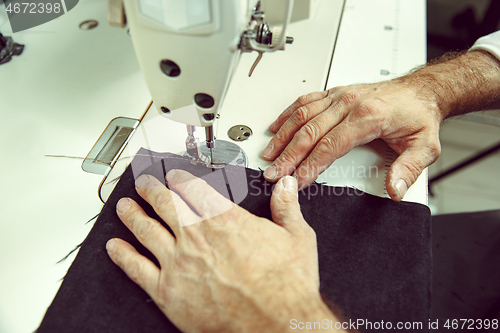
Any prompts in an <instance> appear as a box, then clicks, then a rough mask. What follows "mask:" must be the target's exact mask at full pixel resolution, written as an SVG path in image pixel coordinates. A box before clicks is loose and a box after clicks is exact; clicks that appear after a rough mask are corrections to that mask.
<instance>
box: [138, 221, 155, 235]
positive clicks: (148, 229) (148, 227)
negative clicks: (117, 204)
mask: <svg viewBox="0 0 500 333" xmlns="http://www.w3.org/2000/svg"><path fill="white" fill-rule="evenodd" d="M155 229H156V224H155V223H153V222H152V221H142V222H141V223H140V224H139V225H138V226H137V236H138V237H140V238H141V239H142V240H144V239H146V238H148V237H149V235H151V234H154V233H153V232H154V230H155Z"/></svg>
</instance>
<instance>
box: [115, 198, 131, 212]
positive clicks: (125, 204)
mask: <svg viewBox="0 0 500 333" xmlns="http://www.w3.org/2000/svg"><path fill="white" fill-rule="evenodd" d="M129 208H130V199H128V198H121V199H120V201H118V203H117V204H116V210H117V211H118V213H120V214H123V213H125V212H126V211H127V210H128V209H129Z"/></svg>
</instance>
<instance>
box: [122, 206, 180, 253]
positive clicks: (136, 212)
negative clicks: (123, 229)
mask: <svg viewBox="0 0 500 333" xmlns="http://www.w3.org/2000/svg"><path fill="white" fill-rule="evenodd" d="M116 212H117V214H118V217H119V218H120V220H121V221H122V222H123V223H124V224H125V225H126V226H127V228H129V230H130V231H132V233H133V234H134V236H135V237H136V238H137V240H138V241H139V242H141V244H142V245H144V246H145V247H146V248H147V249H148V250H150V251H151V253H153V254H154V255H155V257H157V258H160V257H162V256H164V255H165V253H171V252H172V251H173V247H174V245H175V239H174V236H172V234H171V233H170V232H168V230H167V229H165V228H164V227H163V226H162V225H161V224H160V222H158V221H156V220H155V219H152V218H151V217H149V216H148V215H147V214H146V213H145V212H144V210H143V209H142V208H141V206H139V205H138V204H137V203H136V202H135V201H134V200H132V199H129V198H121V199H120V200H119V201H118V203H117V205H116Z"/></svg>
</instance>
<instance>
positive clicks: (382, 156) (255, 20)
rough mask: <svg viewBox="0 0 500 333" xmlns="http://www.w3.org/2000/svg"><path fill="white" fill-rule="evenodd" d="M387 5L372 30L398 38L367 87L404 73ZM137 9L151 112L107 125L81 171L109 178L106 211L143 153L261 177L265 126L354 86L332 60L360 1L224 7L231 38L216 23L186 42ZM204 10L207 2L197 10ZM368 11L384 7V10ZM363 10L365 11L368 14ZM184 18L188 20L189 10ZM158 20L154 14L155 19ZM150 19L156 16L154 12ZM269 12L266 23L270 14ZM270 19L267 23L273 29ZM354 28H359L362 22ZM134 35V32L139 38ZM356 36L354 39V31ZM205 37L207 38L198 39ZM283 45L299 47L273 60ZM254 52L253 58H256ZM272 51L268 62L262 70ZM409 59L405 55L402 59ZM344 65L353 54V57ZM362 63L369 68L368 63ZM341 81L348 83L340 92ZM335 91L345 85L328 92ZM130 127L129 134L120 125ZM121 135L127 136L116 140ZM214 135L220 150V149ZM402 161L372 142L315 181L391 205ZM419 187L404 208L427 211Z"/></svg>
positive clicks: (137, 43) (132, 4)
mask: <svg viewBox="0 0 500 333" xmlns="http://www.w3.org/2000/svg"><path fill="white" fill-rule="evenodd" d="M386 2H387V4H385V5H387V8H390V5H392V6H394V5H396V8H395V9H396V10H395V12H393V13H392V15H391V14H390V13H386V14H385V15H386V17H385V18H384V20H385V25H382V24H381V23H382V22H373V24H374V25H375V24H377V25H380V27H379V29H380V31H381V32H382V33H383V34H385V35H387V36H388V37H389V36H390V37H392V38H393V39H392V40H389V42H390V43H391V44H392V45H390V44H389V45H386V48H387V49H388V50H391V49H392V50H393V51H392V52H388V54H374V55H373V58H376V61H377V62H381V63H382V64H379V65H380V66H381V69H379V72H378V73H377V72H376V73H372V72H373V67H374V65H373V64H370V63H368V68H367V71H368V73H370V74H375V78H374V79H372V78H370V79H367V78H366V77H367V76H368V75H367V73H362V74H363V75H362V76H364V77H365V78H364V79H360V81H357V82H368V81H380V80H383V79H388V78H391V77H394V76H397V75H398V74H399V73H401V69H400V68H398V63H399V64H400V63H401V59H400V58H402V56H401V55H397V53H396V51H394V50H395V49H396V48H398V49H399V45H398V43H405V44H406V43H407V41H406V40H404V39H403V40H401V39H400V38H399V36H400V35H399V32H400V29H401V28H402V27H401V25H402V23H401V22H400V21H399V20H397V15H399V13H398V11H399V10H400V7H401V6H400V5H399V2H398V1H397V0H387V1H386ZM390 2H394V4H389V3H390ZM141 3H142V2H141V1H139V2H136V1H125V9H126V11H127V13H129V12H130V13H131V14H128V16H130V20H129V27H130V33H131V35H132V40H133V42H134V47H135V50H136V53H137V55H138V59H139V63H140V65H141V69H142V72H143V74H144V75H145V79H146V82H147V84H148V88H149V91H150V92H151V94H152V97H153V104H152V105H150V106H149V107H148V109H147V110H146V113H145V115H144V117H143V118H142V119H141V121H134V120H130V119H117V120H115V122H114V123H113V122H112V123H110V125H109V126H108V128H107V129H106V130H105V132H104V133H103V135H101V138H100V140H99V142H98V143H97V144H96V145H95V146H94V148H93V150H92V151H91V152H90V154H89V155H88V157H87V159H86V160H85V161H84V163H83V168H84V170H86V171H89V172H96V173H101V174H103V175H105V176H106V177H105V178H104V179H103V181H102V183H101V186H100V187H99V196H100V198H101V200H102V201H103V202H104V201H106V199H107V197H108V196H109V194H110V193H111V192H112V190H113V188H114V185H115V184H116V180H117V179H118V178H119V176H120V175H121V174H122V173H123V171H124V170H125V168H126V167H127V166H128V165H129V164H130V162H131V159H132V158H133V157H134V156H135V154H136V153H137V151H138V150H139V149H140V148H141V147H146V148H148V149H150V150H152V151H158V152H173V153H177V154H181V155H188V156H190V157H191V158H192V160H193V163H203V164H205V165H207V166H209V167H212V168H216V167H223V166H224V165H225V164H227V163H231V164H235V165H240V166H246V167H250V168H254V169H259V168H260V169H265V168H266V167H267V166H268V165H269V162H267V161H264V160H263V159H262V158H261V157H260V153H261V151H262V149H263V148H264V147H265V146H266V144H267V142H268V141H269V140H270V138H271V137H272V133H270V131H269V130H268V129H267V126H268V125H269V124H270V123H272V122H273V121H274V119H275V118H276V117H277V115H278V114H279V113H280V112H281V111H282V110H284V109H285V108H286V107H287V106H288V105H289V104H290V103H291V102H292V101H293V100H295V99H296V98H297V97H298V96H300V95H302V94H305V93H308V92H311V91H318V90H323V89H328V88H330V87H333V86H335V85H340V84H346V83H347V84H349V83H351V82H356V81H352V80H351V77H352V75H353V73H352V72H349V73H345V76H344V75H339V72H340V71H342V70H343V67H344V66H342V62H336V61H335V60H336V59H335V58H334V59H333V60H332V56H333V52H334V49H336V48H337V45H338V42H339V38H342V37H343V36H345V35H339V23H340V22H341V17H342V15H345V14H346V13H347V15H349V12H350V10H351V9H354V8H357V9H356V10H357V11H359V6H360V5H359V4H357V3H356V1H353V2H352V3H351V4H349V5H346V4H345V2H344V1H342V0H334V1H318V0H316V1H312V0H296V1H295V11H294V10H293V8H294V6H293V2H289V1H288V0H287V1H281V3H278V5H276V2H271V1H262V2H260V1H259V2H256V3H254V2H253V1H250V2H247V1H242V2H231V6H227V7H226V6H223V7H224V8H225V9H224V13H223V14H221V15H220V16H218V15H215V14H214V15H213V18H214V20H220V19H222V18H223V17H225V19H228V17H229V18H231V19H230V20H229V22H226V23H222V25H221V26H225V27H227V29H228V31H226V32H219V33H215V30H214V28H213V26H214V24H215V23H214V22H211V21H210V22H209V21H207V22H208V23H203V24H205V25H201V27H200V26H198V27H196V28H189V27H187V28H186V27H185V28H179V29H180V30H181V31H188V33H178V32H175V33H172V32H171V31H170V32H169V29H173V28H164V26H162V27H161V28H159V27H158V23H154V24H153V23H152V22H153V21H155V20H156V21H155V22H160V21H161V20H163V21H161V22H165V20H166V19H165V18H164V17H163V16H161V15H160V16H161V17H160V18H156V19H154V18H151V17H150V16H147V15H149V14H141V11H142V12H145V11H147V9H141V5H140V4H141ZM144 3H147V2H144ZM158 3H160V2H158ZM166 3H167V2H165V4H166ZM172 3H173V2H172ZM200 3H207V4H208V3H210V2H206V1H205V0H200ZM215 3H217V2H214V3H213V4H215ZM245 4H246V5H245ZM270 4H274V5H273V6H271V5H270ZM372 6H374V7H380V4H376V5H372ZM363 7H364V8H369V7H368V6H366V4H363ZM127 8H128V9H127ZM182 8H183V10H185V9H186V8H187V7H182ZM205 9H206V13H205V14H206V18H205V20H208V19H207V18H208V17H210V15H208V14H207V13H208V12H213V13H216V12H218V11H219V10H220V9H219V8H216V7H214V8H212V11H210V10H208V7H206V8H205ZM373 9H374V8H369V10H373ZM162 10H163V9H156V12H162ZM149 11H150V12H154V11H153V10H152V9H150V10H149ZM266 11H267V13H268V14H269V15H267V14H265V12H266ZM116 12H120V11H119V10H116ZM221 13H222V12H221ZM199 15H201V16H203V15H202V14H199ZM266 15H267V16H266ZM364 15H366V13H364ZM143 16H145V17H143ZM174 16H175V15H174ZM177 16H178V15H177ZM201 16H200V17H201ZM116 17H117V19H115V21H116V22H113V21H112V23H113V25H115V26H124V19H123V18H122V17H121V16H119V15H116ZM148 17H149V18H148ZM198 19H200V20H203V18H198ZM267 19H269V20H270V22H271V28H270V26H269V24H268V23H267V22H266V21H267ZM379 19H380V18H379ZM391 19H392V22H391ZM159 20H160V21H159ZM238 20H239V21H238ZM363 20H365V21H366V19H364V18H363V19H360V20H359V21H358V22H361V21H363ZM180 21H187V19H186V18H185V19H184V20H180ZM180 21H179V22H180ZM290 22H292V23H290ZM353 22H355V24H357V23H358V22H356V19H354V20H353ZM162 24H163V25H165V23H162ZM403 25H404V24H403ZM203 27H204V28H203ZM287 27H288V28H287ZM283 28H287V29H286V30H287V33H286V34H287V35H290V36H293V38H292V37H286V36H285V34H283V33H281V31H283V30H284V29H283ZM134 29H137V32H136V33H134ZM183 29H184V30H183ZM193 29H194V30H193ZM351 29H352V30H356V27H352V28H351ZM358 30H359V29H358ZM221 31H222V30H221ZM272 31H274V33H273V32H272ZM200 32H201V33H202V34H201V35H197V34H198V33H200ZM191 33H193V34H194V35H190V34H191ZM370 33H371V32H368V34H367V32H366V31H364V32H363V34H362V35H360V36H358V38H357V39H356V40H357V41H359V42H360V43H372V42H373V40H376V39H370V38H369V37H370ZM216 35H220V36H216ZM270 35H272V36H270ZM338 36H339V38H337V37H338ZM214 38H215V39H214ZM213 40H216V41H217V42H214V41H213ZM273 40H274V42H273ZM287 40H288V41H289V42H292V40H293V44H292V45H290V46H288V47H287V50H286V51H284V52H283V51H280V52H274V53H271V52H270V51H274V50H279V49H281V50H283V49H284V47H285V42H286V41H287ZM159 41H161V42H159ZM384 41H385V40H384ZM343 43H345V44H347V43H348V42H347V41H343ZM349 44H351V45H345V46H343V48H346V47H347V48H353V46H352V43H349ZM356 44H357V43H356ZM178 45H181V46H182V47H179V46H178ZM169 46H170V47H169ZM413 48H414V47H412V48H411V49H413ZM312 50H314V52H311V51H312ZM252 51H257V52H258V56H257V57H256V56H255V52H252ZM266 51H267V52H268V54H267V55H266V56H265V57H264V59H263V60H262V61H260V60H261V58H262V54H263V53H264V52H266ZM405 51H406V49H401V50H400V52H403V53H406V52H405ZM348 56H349V57H352V56H357V54H356V53H355V52H353V53H352V54H348ZM169 57H170V58H169ZM404 57H405V58H404V59H405V60H406V59H408V57H409V55H408V54H405V55H404ZM413 58H414V57H413ZM177 59H179V60H180V61H183V63H182V66H179V65H178V64H176V61H179V60H177ZM410 59H412V57H410ZM172 60H175V61H172ZM346 61H349V60H348V59H347V60H346ZM360 62H361V63H365V64H366V63H367V62H366V61H365V60H362V61H360ZM337 64H339V65H340V66H339V65H337ZM257 65H258V66H257ZM415 65H416V63H415ZM256 66H257V69H256ZM399 66H400V67H402V66H401V65H399ZM404 66H407V65H406V64H405V65H404ZM413 66H414V65H413ZM413 66H412V67H413ZM182 68H185V71H186V72H187V73H186V74H185V75H186V78H184V79H183V80H184V81H183V80H181V77H182V75H184V74H183V73H184V70H183V69H182ZM409 68H411V67H408V69H409ZM325 69H328V70H325ZM253 72H254V74H253V75H252V73H253ZM171 73H172V74H171ZM180 73H182V74H180ZM179 74H180V75H179ZM346 79H347V80H346ZM343 80H344V81H347V82H346V83H343V82H342V81H343ZM335 81H337V82H339V83H340V84H332V82H335ZM229 82H230V83H231V84H229ZM228 86H229V87H228ZM278 96H279V98H278ZM197 98H198V100H197ZM201 104H203V105H204V106H203V105H201ZM172 120H174V121H172ZM127 121H128V122H130V124H129V125H123V124H121V123H123V122H127ZM178 123H183V124H187V125H188V126H187V132H188V135H187V139H184V138H185V137H186V130H185V129H183V128H182V126H179V124H178ZM124 128H128V129H129V130H128V131H127V130H124ZM202 128H204V132H205V137H206V145H205V144H203V145H199V144H198V137H199V136H200V135H198V134H197V132H198V131H199V130H200V129H202ZM120 130H121V131H122V132H125V135H121V136H119V135H117V133H119V131H120ZM214 133H215V136H216V137H217V139H218V140H217V144H215V142H214ZM183 145H184V146H183ZM214 146H215V147H214ZM108 147H114V150H113V154H109V153H106V154H103V153H102V152H103V151H104V152H106V151H107V150H109V148H108ZM214 153H215V154H214ZM102 155H106V156H108V155H110V156H108V157H107V158H106V160H107V161H109V163H108V164H106V163H102V158H100V156H102ZM396 157H397V154H395V153H394V152H393V151H392V150H391V149H389V148H388V147H387V146H386V145H385V144H384V143H383V142H379V141H375V142H373V143H370V144H368V145H366V146H363V147H358V148H356V149H354V150H353V151H352V152H351V153H350V154H348V155H346V156H345V157H343V158H341V159H339V160H337V161H336V163H335V164H334V165H332V167H331V168H330V169H329V170H327V171H326V172H324V173H323V174H322V175H321V176H320V177H319V179H318V181H320V182H325V183H327V184H329V185H337V186H348V187H354V188H357V189H360V190H362V191H365V192H368V193H371V194H375V195H379V196H386V197H387V196H388V195H387V192H386V189H385V174H386V172H387V170H388V166H389V165H390V164H391V163H392V161H394V159H395V158H396ZM360 172H361V173H362V176H360V174H361V173H360ZM421 179H422V180H421V181H419V182H417V184H416V185H414V186H413V187H412V188H411V189H410V191H409V193H408V194H407V196H406V200H410V201H417V202H421V203H426V195H425V194H426V189H425V186H426V184H425V179H426V176H424V177H421Z"/></svg>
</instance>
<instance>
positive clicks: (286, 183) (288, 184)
mask: <svg viewBox="0 0 500 333" xmlns="http://www.w3.org/2000/svg"><path fill="white" fill-rule="evenodd" d="M281 179H282V182H283V187H284V188H285V190H287V191H288V192H290V193H293V194H296V193H297V191H298V183H297V179H295V177H292V176H285V177H283V178H281Z"/></svg>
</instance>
